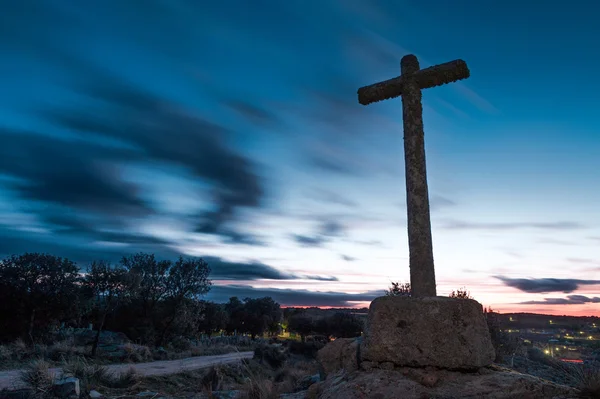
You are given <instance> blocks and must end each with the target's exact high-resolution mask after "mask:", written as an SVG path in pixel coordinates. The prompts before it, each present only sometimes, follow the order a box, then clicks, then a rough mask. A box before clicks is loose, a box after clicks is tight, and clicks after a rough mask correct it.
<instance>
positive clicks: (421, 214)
mask: <svg viewBox="0 0 600 399" xmlns="http://www.w3.org/2000/svg"><path fill="white" fill-rule="evenodd" d="M400 72H401V75H400V76H398V77H396V78H393V79H389V80H386V81H383V82H379V83H375V84H372V85H370V86H365V87H361V88H360V89H358V102H359V103H361V104H362V105H367V104H370V103H373V102H377V101H381V100H387V99H388V98H394V97H398V96H402V119H403V125H404V163H405V166H406V204H407V214H408V250H409V257H410V285H411V292H412V296H413V297H432V296H436V287H435V271H434V267H433V245H432V240H431V218H430V215H429V193H428V190H427V173H426V169H425V137H424V133H423V106H422V104H421V90H422V89H427V88H429V87H435V86H440V85H443V84H446V83H451V82H455V81H457V80H461V79H466V78H468V77H469V75H470V72H469V68H467V64H466V63H465V62H464V61H463V60H455V61H451V62H447V63H445V64H440V65H436V66H433V67H429V68H425V69H419V61H418V60H417V57H415V56H414V55H412V54H411V55H406V56H404V57H402V60H401V61H400Z"/></svg>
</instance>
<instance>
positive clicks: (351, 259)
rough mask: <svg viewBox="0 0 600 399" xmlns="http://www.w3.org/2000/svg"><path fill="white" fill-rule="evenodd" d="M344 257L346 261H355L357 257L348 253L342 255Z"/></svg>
mask: <svg viewBox="0 0 600 399" xmlns="http://www.w3.org/2000/svg"><path fill="white" fill-rule="evenodd" d="M340 256H341V257H342V259H343V260H345V261H346V262H354V261H355V260H356V258H354V257H352V256H348V255H340Z"/></svg>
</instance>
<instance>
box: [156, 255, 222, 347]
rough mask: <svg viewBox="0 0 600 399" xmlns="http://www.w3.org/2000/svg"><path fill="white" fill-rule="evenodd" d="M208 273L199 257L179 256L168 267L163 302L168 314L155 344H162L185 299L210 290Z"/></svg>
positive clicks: (208, 268) (182, 307)
mask: <svg viewBox="0 0 600 399" xmlns="http://www.w3.org/2000/svg"><path fill="white" fill-rule="evenodd" d="M209 274H210V267H208V263H206V262H205V261H204V260H203V259H201V258H188V259H184V258H183V257H182V256H180V257H179V259H178V260H177V262H175V264H173V265H172V266H171V267H169V269H168V275H167V279H166V282H165V304H167V305H168V309H169V314H170V316H168V318H167V319H166V323H164V326H163V327H162V331H161V333H160V335H159V337H158V341H157V342H156V346H161V345H162V343H163V342H164V340H165V338H166V336H167V333H168V331H169V329H170V328H171V327H172V325H173V322H174V321H175V320H176V318H177V316H179V315H180V312H183V311H184V310H185V309H184V305H185V304H186V303H187V300H191V299H198V297H199V296H201V295H204V294H206V293H208V291H210V287H211V285H212V282H211V281H210V280H209V279H208V276H209Z"/></svg>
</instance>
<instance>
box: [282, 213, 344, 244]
mask: <svg viewBox="0 0 600 399" xmlns="http://www.w3.org/2000/svg"><path fill="white" fill-rule="evenodd" d="M345 232H346V228H345V226H344V225H342V224H341V223H339V222H336V221H333V220H327V221H324V222H321V223H320V224H319V226H318V228H317V232H316V233H315V234H314V235H312V236H308V235H302V234H292V235H291V237H292V239H293V240H294V241H296V242H297V243H298V244H300V245H302V246H305V247H320V246H322V245H323V244H325V243H327V242H329V241H331V240H332V239H333V238H336V237H341V236H343V235H344V234H345Z"/></svg>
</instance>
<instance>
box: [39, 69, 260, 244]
mask: <svg viewBox="0 0 600 399" xmlns="http://www.w3.org/2000/svg"><path fill="white" fill-rule="evenodd" d="M80 94H82V95H84V96H86V97H87V98H88V99H90V100H92V102H91V103H90V104H88V107H89V108H88V110H83V109H47V110H43V111H42V112H41V113H42V115H43V116H45V117H46V119H47V120H48V121H50V122H52V123H54V124H56V125H58V126H60V127H62V128H64V129H68V130H70V131H75V132H78V134H80V135H81V136H82V137H87V138H90V137H94V136H95V137H97V136H100V137H106V138H109V139H115V140H120V141H122V142H125V143H127V144H128V145H130V146H133V147H134V148H137V149H139V152H140V154H143V156H144V157H143V158H142V159H143V160H144V161H147V162H153V163H166V164H171V165H179V166H182V167H184V168H187V170H189V171H190V172H191V173H192V174H193V176H194V177H197V178H198V179H199V180H200V181H204V182H206V183H208V184H210V185H211V190H212V193H213V195H212V197H213V204H212V205H213V206H212V208H213V209H212V210H209V211H205V212H203V213H202V214H200V215H198V222H197V232H200V233H204V234H214V235H221V234H222V235H223V237H224V239H225V240H226V241H228V242H234V243H235V242H242V243H246V244H257V243H258V242H259V240H258V239H256V238H255V237H250V236H249V235H248V234H245V235H243V234H241V233H239V234H234V233H232V228H231V227H228V226H227V224H229V223H231V222H235V221H236V214H237V210H239V209H241V208H259V207H260V206H261V201H262V199H263V197H264V182H263V181H262V179H261V177H260V176H259V175H258V174H257V172H256V170H255V169H256V165H255V164H254V162H252V161H251V160H250V159H248V158H246V157H245V156H243V155H240V154H238V153H237V152H236V151H234V150H233V149H231V148H230V147H229V146H228V145H227V144H226V136H227V135H228V134H229V133H230V132H229V131H228V130H227V129H226V128H224V127H222V126H220V125H217V124H214V123H212V122H210V121H207V120H205V119H202V118H200V117H197V116H195V115H192V114H190V113H188V112H186V111H185V110H184V109H183V108H182V107H181V106H179V105H178V104H176V103H173V102H171V101H169V100H167V99H165V98H161V97H158V96H156V95H154V94H152V93H150V92H148V91H145V90H142V89H140V88H138V87H134V86H133V85H131V84H128V83H126V82H125V81H122V80H120V79H118V78H115V77H113V76H110V75H103V74H99V76H98V77H97V79H96V84H92V85H88V86H87V87H86V88H84V89H82V90H80ZM92 103H96V105H97V103H101V104H103V107H102V108H100V109H98V108H97V107H93V106H92ZM140 157H141V156H140V155H138V157H137V158H138V159H139V158H140Z"/></svg>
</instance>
